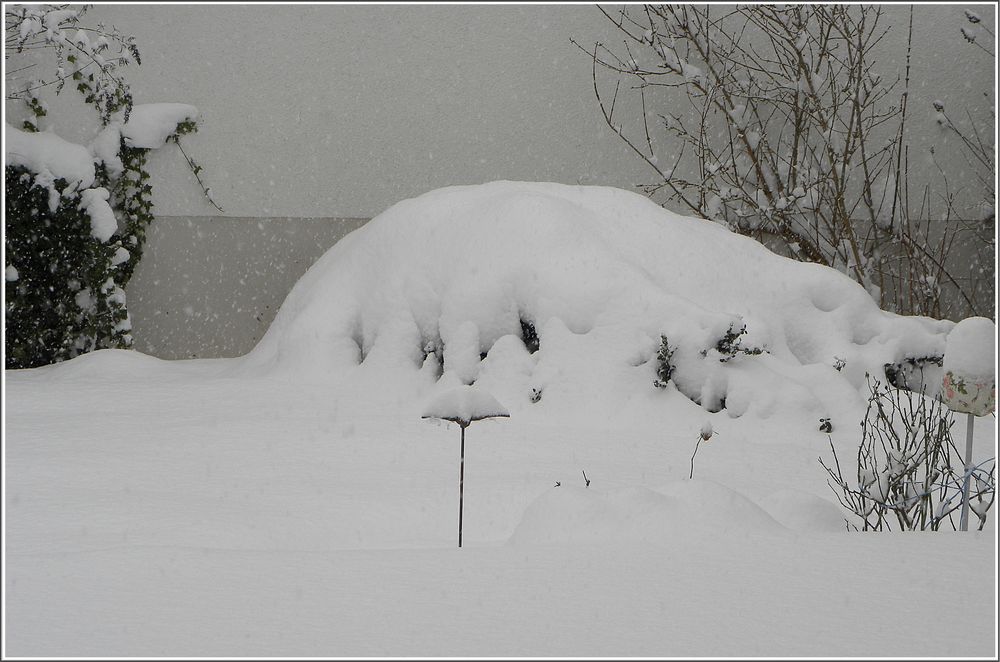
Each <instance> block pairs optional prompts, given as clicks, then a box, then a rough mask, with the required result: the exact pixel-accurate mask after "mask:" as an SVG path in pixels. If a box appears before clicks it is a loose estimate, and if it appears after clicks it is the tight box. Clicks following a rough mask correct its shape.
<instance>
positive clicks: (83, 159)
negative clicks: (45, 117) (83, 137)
mask: <svg viewBox="0 0 1000 662" xmlns="http://www.w3.org/2000/svg"><path fill="white" fill-rule="evenodd" d="M4 142H5V143H6V145H5V146H4V162H5V164H6V165H15V166H23V167H25V168H27V169H28V170H30V171H31V172H33V173H36V174H38V175H42V176H43V177H44V178H46V179H47V180H48V181H49V182H54V181H55V180H57V179H64V180H66V182H67V183H68V184H70V185H76V188H89V187H90V186H92V185H93V183H94V162H93V158H92V157H91V155H90V152H89V151H88V150H87V148H86V147H83V146H82V145H77V144H75V143H71V142H69V141H67V140H63V139H62V138H60V137H59V136H57V135H56V134H54V133H51V132H49V131H42V132H40V133H28V132H26V131H21V130H20V129H17V128H14V127H13V126H11V125H10V124H5V125H4Z"/></svg>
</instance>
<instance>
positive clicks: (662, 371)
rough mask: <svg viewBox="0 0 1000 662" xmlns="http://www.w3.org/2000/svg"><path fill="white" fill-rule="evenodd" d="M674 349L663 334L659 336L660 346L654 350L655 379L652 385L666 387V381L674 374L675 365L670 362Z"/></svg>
mask: <svg viewBox="0 0 1000 662" xmlns="http://www.w3.org/2000/svg"><path fill="white" fill-rule="evenodd" d="M675 351H676V349H675V348H674V347H671V346H670V341H668V340H667V337H666V336H664V335H661V336H660V348H659V349H658V350H656V381H654V382H653V386H655V387H656V388H666V387H667V382H669V381H670V378H671V377H673V376H674V369H675V366H674V364H673V363H672V362H671V359H672V358H673V356H674V352H675Z"/></svg>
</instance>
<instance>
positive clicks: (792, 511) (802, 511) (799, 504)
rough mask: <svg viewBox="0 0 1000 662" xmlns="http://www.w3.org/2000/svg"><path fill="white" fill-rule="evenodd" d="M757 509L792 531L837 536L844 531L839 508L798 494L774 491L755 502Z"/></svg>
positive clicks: (829, 502) (803, 494) (813, 496)
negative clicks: (833, 534) (761, 509)
mask: <svg viewBox="0 0 1000 662" xmlns="http://www.w3.org/2000/svg"><path fill="white" fill-rule="evenodd" d="M757 503H758V504H759V505H760V507H761V508H763V509H764V510H765V511H767V513H768V514H769V515H770V516H771V517H773V518H774V519H776V520H777V521H779V522H781V524H783V525H784V526H787V527H788V528H789V529H792V530H794V531H810V532H831V533H839V532H842V531H845V530H846V526H847V524H846V522H845V516H844V513H843V512H842V511H841V509H840V507H839V506H838V505H837V504H835V503H833V502H832V501H829V500H827V499H824V498H823V497H819V496H816V495H815V494H810V493H808V492H802V491H800V490H790V489H784V490H778V491H777V492H772V493H771V494H769V495H767V496H766V497H764V498H763V499H760V500H758V501H757Z"/></svg>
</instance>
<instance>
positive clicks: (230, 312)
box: [127, 216, 367, 359]
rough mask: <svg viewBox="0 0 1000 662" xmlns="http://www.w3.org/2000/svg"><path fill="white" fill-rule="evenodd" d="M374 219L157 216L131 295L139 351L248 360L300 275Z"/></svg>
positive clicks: (171, 356)
mask: <svg viewBox="0 0 1000 662" xmlns="http://www.w3.org/2000/svg"><path fill="white" fill-rule="evenodd" d="M366 220H367V219H359V218H223V217H204V216H202V217H176V216H164V217H159V218H157V219H156V220H155V221H154V222H153V224H152V225H151V226H150V228H149V233H148V235H147V237H148V239H147V243H146V252H145V255H144V256H143V259H142V261H141V262H140V263H139V266H138V267H137V268H136V271H135V275H134V276H133V278H132V282H131V283H129V286H128V289H127V295H128V308H129V313H130V315H131V316H132V335H133V337H134V339H135V349H137V350H139V351H140V352H143V353H145V354H150V355H152V356H157V357H160V358H164V359H188V358H219V357H230V356H240V355H242V354H245V353H246V352H248V351H250V350H251V349H252V348H253V347H254V345H255V344H256V343H257V341H258V340H259V339H260V337H261V336H262V335H263V334H264V331H266V330H267V327H268V326H269V325H270V324H271V320H272V319H274V315H275V313H276V312H277V310H278V308H279V307H280V306H281V303H282V302H283V301H284V299H285V296H286V295H287V294H288V292H289V291H290V290H291V289H292V286H293V285H294V284H295V282H296V281H297V280H298V279H299V277H300V276H302V274H304V273H305V272H306V270H307V269H308V268H309V267H310V266H312V264H313V262H315V261H316V259H317V258H319V256H320V255H322V254H323V253H324V252H325V251H326V250H327V249H328V248H330V246H332V245H333V244H334V243H336V242H337V240H339V239H340V238H341V237H343V236H344V235H346V234H347V233H348V232H350V231H351V230H354V229H357V228H359V227H361V226H362V225H363V224H364V223H365V222H366Z"/></svg>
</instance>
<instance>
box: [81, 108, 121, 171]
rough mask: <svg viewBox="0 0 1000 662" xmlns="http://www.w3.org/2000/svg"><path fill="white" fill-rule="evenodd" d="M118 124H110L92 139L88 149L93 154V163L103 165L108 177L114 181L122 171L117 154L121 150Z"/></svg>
mask: <svg viewBox="0 0 1000 662" xmlns="http://www.w3.org/2000/svg"><path fill="white" fill-rule="evenodd" d="M121 132H122V126H121V123H120V122H111V123H109V124H108V125H107V126H106V127H104V128H103V129H101V131H100V132H99V133H98V134H97V136H95V137H94V139H93V140H92V141H91V143H90V146H89V149H90V153H91V154H93V157H94V162H95V163H103V164H104V167H105V168H106V169H107V171H108V176H109V177H111V178H112V179H116V178H117V177H118V176H119V175H121V173H122V171H123V170H124V166H123V165H122V160H121V156H120V155H119V154H118V152H119V150H120V149H121Z"/></svg>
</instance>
